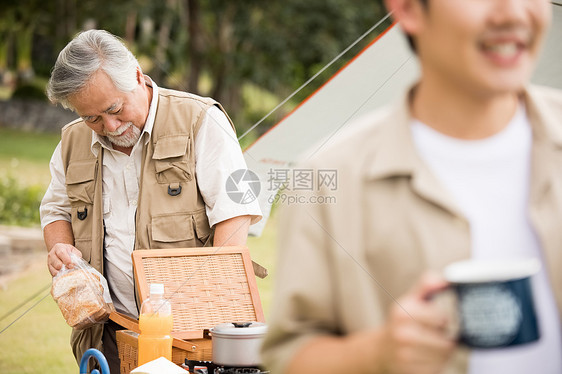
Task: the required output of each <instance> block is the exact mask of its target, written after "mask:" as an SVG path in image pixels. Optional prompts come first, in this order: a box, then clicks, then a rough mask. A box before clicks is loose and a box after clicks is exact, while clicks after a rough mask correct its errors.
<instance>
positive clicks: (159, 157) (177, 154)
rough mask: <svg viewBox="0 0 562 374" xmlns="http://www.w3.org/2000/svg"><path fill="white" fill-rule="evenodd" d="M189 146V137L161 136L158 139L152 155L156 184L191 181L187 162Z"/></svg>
mask: <svg viewBox="0 0 562 374" xmlns="http://www.w3.org/2000/svg"><path fill="white" fill-rule="evenodd" d="M189 145H190V139H189V135H176V136H163V137H161V138H159V139H158V141H157V142H156V145H155V146H154V154H153V155H152V159H153V160H154V166H155V169H156V170H155V171H156V180H157V181H158V183H160V184H164V183H174V182H182V181H187V180H191V179H192V172H191V170H190V166H189V164H188V161H187V159H188V158H189V151H190V147H189Z"/></svg>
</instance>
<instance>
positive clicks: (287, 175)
mask: <svg viewBox="0 0 562 374" xmlns="http://www.w3.org/2000/svg"><path fill="white" fill-rule="evenodd" d="M552 7H553V22H552V27H551V30H550V33H549V35H548V37H547V40H546V45H545V46H544V49H543V54H542V56H541V59H540V61H539V64H538V66H537V70H536V73H535V75H534V77H533V82H534V83H537V84H543V85H547V86H553V87H557V88H560V89H562V43H560V37H561V36H562V0H554V1H553V2H552ZM418 75H419V70H418V66H417V62H416V58H415V56H414V55H413V54H412V52H411V51H410V50H409V47H408V45H407V42H406V39H405V37H404V35H403V34H402V32H401V31H400V28H399V27H398V26H397V25H396V24H393V25H391V26H390V27H389V28H388V29H387V30H385V31H384V32H383V33H381V34H380V35H379V36H378V37H377V38H376V39H375V40H373V41H372V42H371V43H370V44H369V45H368V46H367V47H366V48H365V49H363V51H361V52H360V53H359V54H358V55H357V56H356V57H355V58H354V59H353V60H352V61H351V62H349V63H348V64H347V65H346V66H344V67H343V68H342V69H340V71H338V72H337V73H336V74H335V75H334V76H333V77H332V78H330V80H329V81H328V82H326V83H325V84H324V85H323V86H322V87H320V88H319V89H318V90H317V91H316V92H315V93H313V94H312V95H311V96H309V97H308V98H307V99H306V100H305V101H303V102H302V103H301V104H300V105H299V106H298V107H297V108H296V109H295V110H293V111H292V112H291V113H290V114H289V115H287V116H286V117H285V118H284V119H283V120H282V121H280V122H279V123H278V124H277V125H275V126H274V127H273V128H272V129H271V130H269V131H268V132H267V133H265V134H264V135H263V136H262V137H261V138H259V139H258V140H257V141H256V142H255V143H254V144H252V146H250V147H249V148H248V149H247V150H246V151H245V152H244V156H245V158H246V162H247V165H248V168H249V169H250V170H252V171H253V172H254V173H256V175H257V176H258V177H259V180H260V184H261V190H260V194H259V195H258V200H259V202H260V206H261V209H262V212H263V214H264V219H263V220H262V221H261V222H260V223H258V224H256V225H254V226H251V229H250V233H251V234H253V235H259V234H261V232H262V230H263V227H264V226H265V223H266V221H267V217H268V216H269V213H270V210H271V203H272V202H273V201H275V199H276V193H277V192H278V189H279V187H282V186H284V187H286V188H288V189H291V187H296V186H295V185H294V183H295V181H296V179H295V178H293V177H294V176H296V175H297V174H296V173H299V175H300V178H301V182H302V174H303V173H306V172H308V171H305V170H297V169H293V168H292V167H293V165H294V163H295V162H296V161H297V160H302V159H306V158H308V157H310V156H312V155H313V154H314V153H315V151H316V150H317V149H318V148H319V147H321V146H322V145H323V143H324V142H327V141H329V139H330V138H331V137H332V136H334V135H335V134H337V132H338V131H339V130H340V129H341V128H343V127H345V126H346V125H348V124H349V123H350V122H352V121H353V120H354V119H356V118H357V117H359V116H361V115H363V114H365V113H366V112H369V111H372V110H374V109H376V108H379V107H381V106H383V105H385V104H387V103H389V102H391V101H393V100H395V99H397V98H398V97H399V95H400V94H401V92H403V91H404V90H405V89H406V87H408V86H409V85H410V84H412V83H413V82H414V81H415V80H416V78H417V77H418ZM313 145H314V146H313ZM305 177H306V178H308V179H310V178H311V180H308V179H307V180H305V182H307V181H308V182H307V185H308V186H310V187H311V188H314V185H315V183H322V182H326V181H325V180H324V181H322V180H321V176H320V175H317V174H315V172H312V173H309V174H307V175H305ZM336 178H337V176H336ZM335 182H336V183H337V181H335ZM301 186H302V185H301Z"/></svg>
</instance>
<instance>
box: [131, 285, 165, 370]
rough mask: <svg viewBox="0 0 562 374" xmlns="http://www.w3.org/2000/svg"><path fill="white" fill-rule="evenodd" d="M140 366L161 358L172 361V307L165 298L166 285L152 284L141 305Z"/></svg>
mask: <svg viewBox="0 0 562 374" xmlns="http://www.w3.org/2000/svg"><path fill="white" fill-rule="evenodd" d="M139 327H140V330H141V333H140V335H139V353H138V366H140V365H142V364H145V363H147V362H149V361H152V360H155V359H157V358H159V357H164V358H167V359H168V360H170V361H172V337H171V335H170V334H171V332H172V307H171V305H170V302H169V301H168V300H166V299H165V298H164V285H163V284H158V283H152V284H151V285H150V296H149V298H148V299H146V300H145V301H144V302H143V303H142V305H141V314H140V317H139Z"/></svg>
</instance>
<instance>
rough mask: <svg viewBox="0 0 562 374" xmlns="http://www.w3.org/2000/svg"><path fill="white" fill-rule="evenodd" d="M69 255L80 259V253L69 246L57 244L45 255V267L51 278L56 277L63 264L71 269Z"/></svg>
mask: <svg viewBox="0 0 562 374" xmlns="http://www.w3.org/2000/svg"><path fill="white" fill-rule="evenodd" d="M71 253H74V254H75V255H77V256H78V257H82V253H80V251H79V250H78V249H77V248H76V247H74V246H73V245H71V244H64V243H57V244H55V245H54V246H53V248H51V250H50V251H49V254H48V255H47V266H48V267H49V271H50V272H51V275H52V276H53V277H54V276H55V275H57V273H58V272H59V271H60V269H61V268H62V265H63V264H64V265H65V266H66V267H68V268H72V267H73V264H72V261H71V259H70V254H71Z"/></svg>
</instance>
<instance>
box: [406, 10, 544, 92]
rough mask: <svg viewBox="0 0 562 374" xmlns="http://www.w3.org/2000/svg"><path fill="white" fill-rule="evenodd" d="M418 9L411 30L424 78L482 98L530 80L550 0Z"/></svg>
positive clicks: (512, 88) (520, 85) (509, 89)
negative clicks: (479, 95)
mask: <svg viewBox="0 0 562 374" xmlns="http://www.w3.org/2000/svg"><path fill="white" fill-rule="evenodd" d="M418 9H423V11H419V12H417V13H413V14H415V15H414V16H412V17H411V18H410V20H409V22H410V23H409V24H408V25H407V26H408V27H410V30H409V31H410V32H411V33H412V34H414V35H415V37H416V41H417V47H418V53H419V56H420V59H421V61H422V67H423V73H424V77H428V78H429V77H430V78H433V79H437V81H441V82H442V83H443V84H449V85H453V86H454V87H460V88H462V89H463V90H465V91H471V92H475V93H477V94H484V95H485V94H493V93H498V92H508V91H514V90H519V89H520V88H521V87H523V86H524V85H525V84H526V83H527V82H528V80H529V79H530V77H531V74H532V72H533V69H534V65H535V62H536V59H537V56H538V53H539V51H540V46H541V44H542V40H543V37H544V34H545V31H546V29H547V28H548V26H549V24H550V18H551V4H550V2H549V1H548V0H430V1H429V2H428V5H427V6H426V7H421V8H418ZM410 16H411V15H410Z"/></svg>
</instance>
